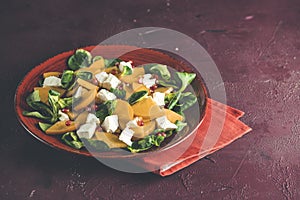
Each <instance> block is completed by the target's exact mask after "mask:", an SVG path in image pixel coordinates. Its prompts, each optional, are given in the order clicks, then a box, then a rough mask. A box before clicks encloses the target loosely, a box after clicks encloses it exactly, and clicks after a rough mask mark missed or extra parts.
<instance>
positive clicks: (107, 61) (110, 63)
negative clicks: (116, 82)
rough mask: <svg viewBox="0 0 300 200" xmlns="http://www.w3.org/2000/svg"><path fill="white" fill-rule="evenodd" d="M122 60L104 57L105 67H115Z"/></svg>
mask: <svg viewBox="0 0 300 200" xmlns="http://www.w3.org/2000/svg"><path fill="white" fill-rule="evenodd" d="M121 61H122V60H121V59H119V58H113V59H104V65H105V68H109V67H113V66H115V65H116V63H118V62H121Z"/></svg>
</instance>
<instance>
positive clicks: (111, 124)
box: [101, 115, 119, 133]
mask: <svg viewBox="0 0 300 200" xmlns="http://www.w3.org/2000/svg"><path fill="white" fill-rule="evenodd" d="M101 126H102V128H103V129H104V130H105V131H106V132H112V133H113V132H115V131H116V130H117V129H118V127H119V122H118V115H110V116H107V117H105V119H104V121H103V123H102V125H101Z"/></svg>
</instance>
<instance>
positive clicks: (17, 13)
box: [0, 0, 300, 200]
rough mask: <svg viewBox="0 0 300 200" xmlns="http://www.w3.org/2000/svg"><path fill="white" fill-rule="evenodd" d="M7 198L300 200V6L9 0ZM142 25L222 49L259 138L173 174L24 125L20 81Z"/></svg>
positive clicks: (215, 0) (237, 101)
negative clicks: (121, 165) (136, 169)
mask: <svg viewBox="0 0 300 200" xmlns="http://www.w3.org/2000/svg"><path fill="white" fill-rule="evenodd" d="M0 16H1V17H0V23H1V31H0V37H1V43H2V48H1V54H0V58H1V79H0V81H1V83H0V91H1V92H2V94H4V95H2V98H1V100H0V101H1V105H2V106H1V108H2V112H1V113H2V117H1V121H0V126H1V133H0V134H1V142H0V157H1V165H0V199H45V200H46V199H167V198H168V199H175V198H177V199H200V198H201V199H300V191H299V189H298V188H299V187H300V136H299V132H300V117H299V111H300V108H299V102H300V101H299V96H300V89H299V86H300V81H299V78H300V67H299V64H300V51H299V49H300V39H299V38H300V24H299V18H300V2H299V1H297V0H289V1H284V0H281V1H280V0H263V1H261V0H254V1H246V0H234V1H233V0H232V1H229V0H226V1H221V0H210V1H196V0H194V1H180V0H169V1H150V0H149V1H128V0H125V1H120V2H113V1H96V0H93V1H83V0H76V1H71V0H65V1H57V0H54V1H43V2H41V1H34V0H27V1H16V0H13V1H5V2H2V3H1V7H0ZM141 26H161V27H166V28H171V29H175V30H178V31H180V32H183V33H185V34H187V35H189V36H191V37H192V38H194V39H196V40H197V41H199V42H200V43H201V44H202V45H203V46H204V47H205V48H206V50H207V51H208V52H209V53H210V54H211V56H212V58H213V59H214V60H215V62H216V63H217V65H218V67H219V70H220V72H221V74H222V76H223V79H224V82H225V86H226V90H227V98H228V104H229V105H231V106H234V107H237V108H239V109H242V110H244V111H245V112H246V115H245V117H243V118H242V120H243V121H244V122H245V123H247V124H249V125H250V126H251V127H252V128H253V131H252V132H251V133H249V134H247V135H246V136H244V137H243V138H241V139H239V140H237V141H235V142H234V143H233V144H231V145H230V146H227V147H226V148H224V149H222V150H220V151H218V152H216V153H214V154H212V155H211V156H209V158H210V159H202V160H201V161H199V162H197V163H195V164H193V165H191V166H190V167H188V168H186V169H184V170H182V171H180V172H178V173H176V174H174V175H172V176H170V177H166V178H161V177H158V176H156V175H153V174H151V173H149V174H126V173H122V172H118V171H114V170H112V169H110V168H108V167H106V166H103V165H102V164H100V163H99V162H98V161H96V160H94V159H92V158H86V157H81V156H75V155H71V154H68V153H65V152H60V151H57V150H55V149H51V148H50V147H48V146H45V145H44V144H42V143H40V142H39V141H37V140H35V139H34V138H32V137H31V136H29V134H27V133H26V131H25V130H24V129H23V128H22V127H21V125H20V124H19V123H18V121H17V119H16V117H15V113H14V109H13V98H14V92H15V89H16V87H17V83H18V81H20V80H21V79H22V78H23V76H24V75H25V74H26V72H28V71H29V70H30V69H31V68H32V67H33V66H35V65H37V64H39V63H40V62H42V61H44V60H45V59H47V58H48V57H51V56H54V55H56V54H58V53H60V52H63V51H66V50H70V49H74V48H78V47H80V46H86V45H93V44H98V43H99V42H101V41H102V40H103V39H105V38H107V37H108V36H110V35H112V34H116V33H118V32H120V31H124V30H127V29H130V28H135V27H141Z"/></svg>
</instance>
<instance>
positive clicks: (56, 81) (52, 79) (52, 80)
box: [43, 76, 61, 87]
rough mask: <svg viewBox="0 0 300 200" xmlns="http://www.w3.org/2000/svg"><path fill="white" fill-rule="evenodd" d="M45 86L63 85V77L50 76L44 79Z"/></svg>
mask: <svg viewBox="0 0 300 200" xmlns="http://www.w3.org/2000/svg"><path fill="white" fill-rule="evenodd" d="M43 86H44V87H46V86H61V79H60V78H58V77H56V76H49V77H47V78H45V79H44V82H43Z"/></svg>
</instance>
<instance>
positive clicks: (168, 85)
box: [157, 80, 178, 89]
mask: <svg viewBox="0 0 300 200" xmlns="http://www.w3.org/2000/svg"><path fill="white" fill-rule="evenodd" d="M157 84H158V85H161V86H164V87H172V88H174V89H178V86H177V85H176V82H175V81H174V80H170V81H168V82H167V81H163V80H158V81H157Z"/></svg>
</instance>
